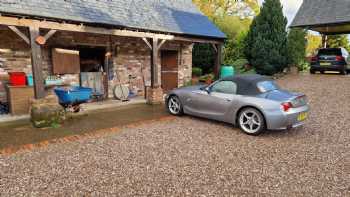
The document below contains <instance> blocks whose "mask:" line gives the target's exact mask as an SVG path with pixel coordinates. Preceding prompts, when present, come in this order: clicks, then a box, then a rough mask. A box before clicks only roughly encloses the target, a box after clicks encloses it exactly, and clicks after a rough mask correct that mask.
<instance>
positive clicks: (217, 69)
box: [214, 44, 223, 77]
mask: <svg viewBox="0 0 350 197" xmlns="http://www.w3.org/2000/svg"><path fill="white" fill-rule="evenodd" d="M222 47H223V45H222V44H217V45H216V48H217V52H216V57H215V65H214V74H215V76H216V77H220V69H221V64H222Z"/></svg>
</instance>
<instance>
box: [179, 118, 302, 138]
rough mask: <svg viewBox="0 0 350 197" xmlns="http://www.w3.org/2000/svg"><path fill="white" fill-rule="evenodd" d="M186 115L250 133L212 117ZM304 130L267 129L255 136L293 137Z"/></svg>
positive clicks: (300, 128) (235, 130) (236, 130)
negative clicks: (211, 118)
mask: <svg viewBox="0 0 350 197" xmlns="http://www.w3.org/2000/svg"><path fill="white" fill-rule="evenodd" d="M184 117H186V118H189V119H193V120H197V121H201V122H207V123H210V124H216V125H219V126H223V127H225V128H227V129H232V132H240V133H241V134H244V135H245V136H249V135H247V134H245V133H244V132H243V131H241V130H240V128H238V126H234V125H232V124H229V123H225V122H220V121H216V120H210V119H206V118H201V117H194V116H187V115H184ZM303 132H304V127H299V128H294V129H289V130H267V131H265V132H263V133H261V134H260V135H258V136H255V137H258V138H276V137H291V136H298V135H302V134H303Z"/></svg>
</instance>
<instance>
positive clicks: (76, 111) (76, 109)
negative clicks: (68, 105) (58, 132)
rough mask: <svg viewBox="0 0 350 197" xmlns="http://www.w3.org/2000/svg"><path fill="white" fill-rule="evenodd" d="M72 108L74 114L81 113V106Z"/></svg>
mask: <svg viewBox="0 0 350 197" xmlns="http://www.w3.org/2000/svg"><path fill="white" fill-rule="evenodd" d="M72 108H73V112H74V113H79V112H80V105H74V106H73V107H72Z"/></svg>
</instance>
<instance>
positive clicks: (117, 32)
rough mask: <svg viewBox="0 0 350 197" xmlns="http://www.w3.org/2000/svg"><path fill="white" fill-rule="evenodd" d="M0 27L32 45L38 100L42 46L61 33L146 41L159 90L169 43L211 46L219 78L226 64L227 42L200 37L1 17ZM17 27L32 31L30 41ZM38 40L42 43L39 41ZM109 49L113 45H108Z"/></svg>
mask: <svg viewBox="0 0 350 197" xmlns="http://www.w3.org/2000/svg"><path fill="white" fill-rule="evenodd" d="M0 25H5V26H8V27H9V28H10V29H11V30H12V31H14V32H15V33H16V34H17V35H19V36H20V37H21V38H22V39H23V40H24V41H25V42H26V43H28V44H30V46H31V55H32V71H33V77H34V92H35V98H36V99H40V98H43V97H45V87H44V79H43V74H42V57H41V44H45V42H46V40H48V39H49V38H50V37H51V36H53V35H54V34H55V33H56V32H57V31H69V32H81V33H93V34H102V35H109V36H121V37H134V38H140V39H142V40H143V41H144V42H145V44H146V45H147V46H148V47H149V48H150V50H151V87H152V88H158V87H160V85H161V84H160V79H159V76H158V73H159V66H158V58H159V57H158V54H159V49H160V48H161V47H162V45H163V44H164V43H165V42H167V41H185V42H192V43H210V44H212V46H213V47H214V49H215V52H216V58H215V66H214V71H215V74H216V75H217V76H218V74H219V70H220V66H221V62H222V46H223V43H224V40H223V39H214V38H198V37H187V36H178V35H170V34H162V33H153V32H146V31H131V30H122V29H108V28H101V27H92V26H88V25H84V24H80V25H77V24H71V23H60V22H53V21H45V20H35V19H27V18H17V17H12V16H11V17H9V16H1V15H0ZM17 27H24V28H28V30H29V38H27V36H26V35H25V34H23V33H22V32H21V31H19V30H18V29H17ZM41 29H46V30H49V31H48V33H47V34H46V35H44V36H41V35H40V30H41ZM39 37H40V38H41V39H43V43H40V42H38V40H39V39H38V38H39ZM37 39H38V40H37ZM106 45H107V46H109V43H106Z"/></svg>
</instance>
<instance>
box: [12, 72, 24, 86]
mask: <svg viewBox="0 0 350 197" xmlns="http://www.w3.org/2000/svg"><path fill="white" fill-rule="evenodd" d="M9 75H10V85H12V86H25V85H26V82H27V79H26V74H25V73H24V72H10V73H9Z"/></svg>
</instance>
